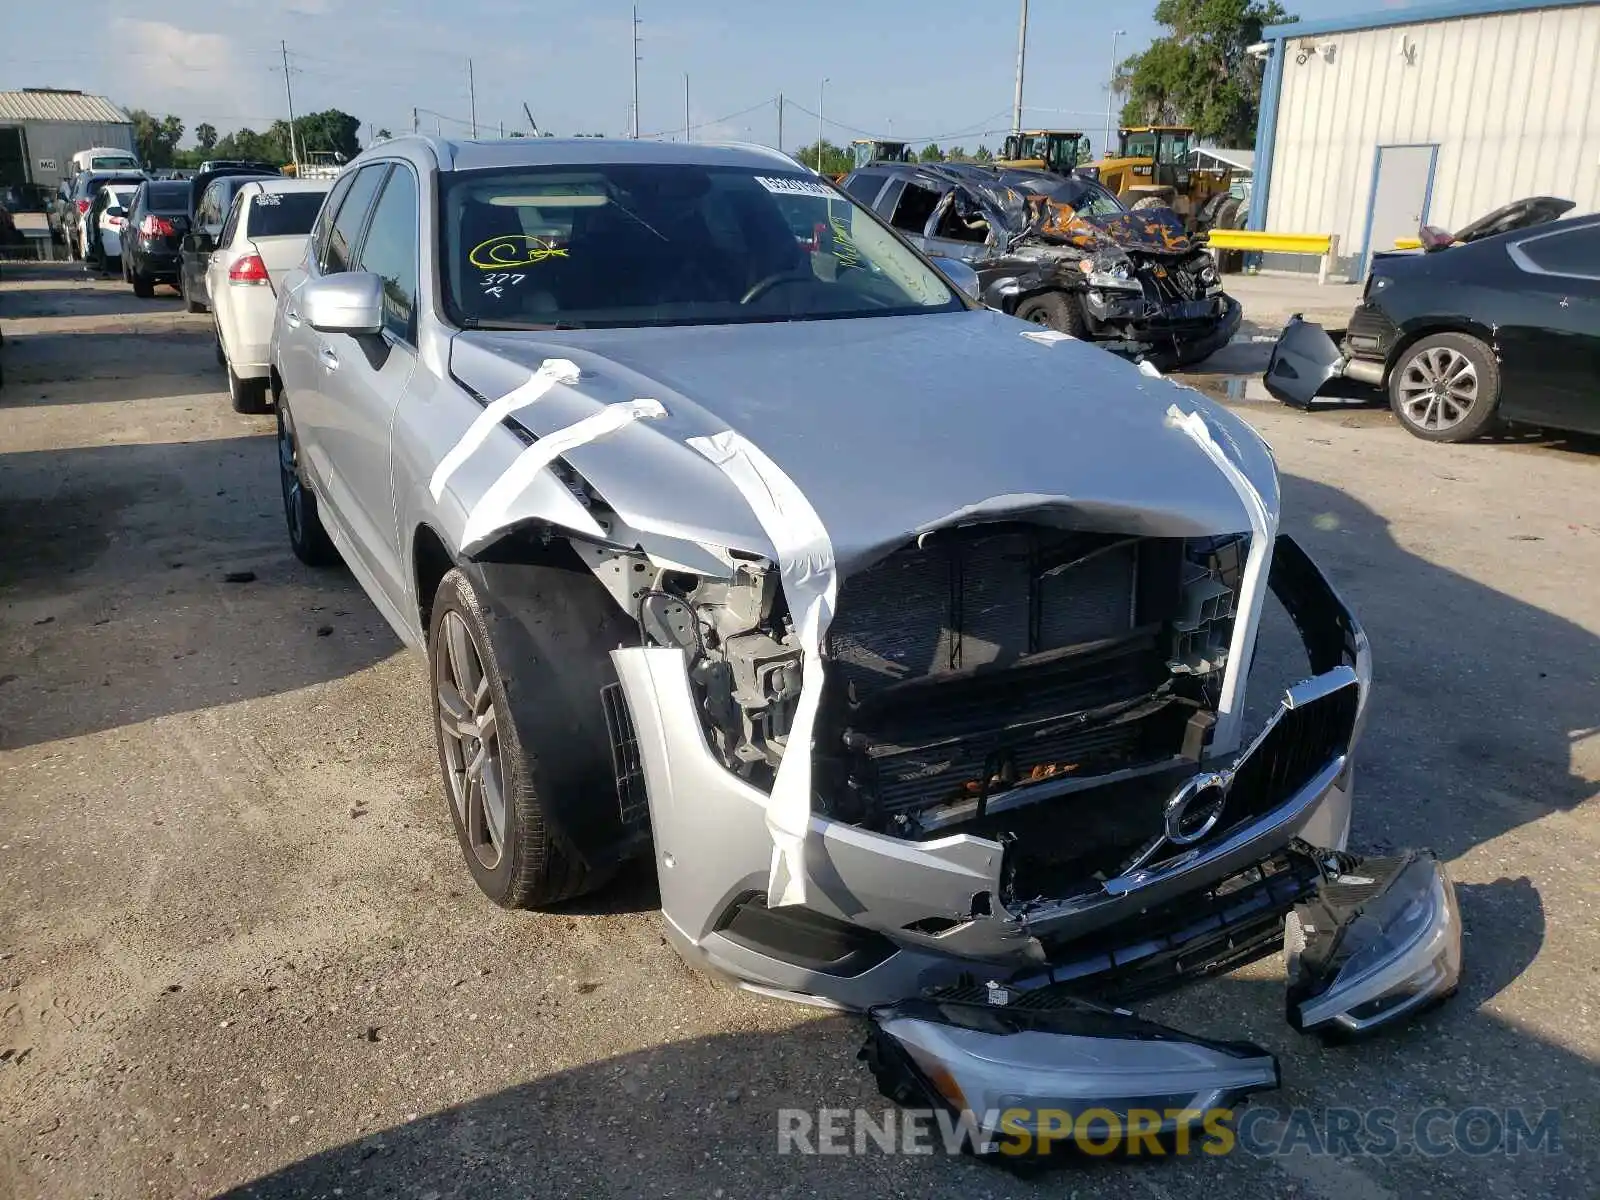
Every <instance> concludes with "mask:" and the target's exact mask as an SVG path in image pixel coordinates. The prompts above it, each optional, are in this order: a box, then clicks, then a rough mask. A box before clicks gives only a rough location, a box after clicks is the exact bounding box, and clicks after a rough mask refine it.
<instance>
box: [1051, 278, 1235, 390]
mask: <svg viewBox="0 0 1600 1200" xmlns="http://www.w3.org/2000/svg"><path fill="white" fill-rule="evenodd" d="M1083 305H1084V311H1085V313H1086V314H1087V315H1088V317H1089V321H1090V328H1091V330H1092V331H1094V332H1095V334H1096V336H1095V344H1096V345H1098V346H1101V347H1103V348H1104V349H1107V350H1110V351H1112V352H1114V353H1117V354H1123V355H1126V356H1128V357H1130V358H1140V359H1144V360H1146V361H1148V362H1149V363H1150V364H1151V365H1152V366H1154V367H1155V368H1156V369H1157V370H1160V371H1171V370H1176V369H1178V368H1179V367H1185V366H1190V365H1192V364H1194V363H1197V362H1200V361H1201V360H1202V359H1205V358H1209V357H1210V356H1211V355H1213V354H1215V353H1216V352H1217V351H1218V350H1220V349H1222V347H1224V346H1226V345H1227V344H1228V342H1229V341H1230V340H1232V338H1233V335H1234V334H1236V333H1238V332H1239V324H1240V322H1241V320H1242V319H1243V315H1244V313H1243V309H1242V308H1241V307H1240V305H1239V302H1238V301H1237V300H1235V299H1234V298H1233V297H1232V296H1229V295H1227V294H1226V293H1222V294H1219V295H1216V296H1212V297H1210V298H1207V299H1201V300H1186V301H1182V302H1180V303H1175V304H1165V305H1160V304H1156V303H1153V302H1152V301H1150V300H1148V299H1147V298H1146V297H1145V296H1144V295H1143V294H1142V293H1137V292H1114V291H1101V290H1098V289H1091V290H1089V291H1088V292H1086V293H1084V295H1083Z"/></svg>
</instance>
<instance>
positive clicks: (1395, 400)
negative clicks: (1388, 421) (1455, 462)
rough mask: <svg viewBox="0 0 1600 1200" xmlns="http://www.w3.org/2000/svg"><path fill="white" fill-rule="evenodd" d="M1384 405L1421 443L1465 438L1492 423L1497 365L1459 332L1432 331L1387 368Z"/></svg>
mask: <svg viewBox="0 0 1600 1200" xmlns="http://www.w3.org/2000/svg"><path fill="white" fill-rule="evenodd" d="M1389 407H1390V408H1391V409H1393V410H1394V415H1395V416H1396V417H1397V418H1398V419H1399V421H1400V424H1401V425H1402V426H1404V427H1405V430H1406V432H1407V433H1410V434H1412V435H1414V436H1416V437H1419V438H1421V439H1422V440H1423V441H1426V442H1469V441H1471V440H1472V439H1473V438H1475V437H1478V436H1480V435H1481V434H1483V433H1485V432H1487V431H1488V430H1489V429H1490V427H1491V426H1493V425H1494V423H1495V413H1496V412H1497V411H1498V409H1499V407H1500V364H1499V363H1498V362H1497V361H1496V360H1495V357H1494V352H1493V351H1492V350H1490V349H1489V347H1488V346H1486V345H1484V344H1483V343H1482V342H1480V341H1479V340H1478V339H1477V338H1475V337H1471V336H1469V335H1467V334H1464V333H1436V334H1434V335H1433V336H1432V337H1425V338H1423V339H1422V340H1421V341H1420V342H1417V343H1416V344H1415V345H1413V346H1410V347H1408V348H1407V349H1406V351H1405V352H1404V353H1403V354H1401V355H1400V357H1399V358H1398V359H1397V360H1396V361H1395V364H1394V366H1393V368H1391V369H1390V371H1389Z"/></svg>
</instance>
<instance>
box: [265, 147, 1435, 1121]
mask: <svg viewBox="0 0 1600 1200" xmlns="http://www.w3.org/2000/svg"><path fill="white" fill-rule="evenodd" d="M352 248H353V249H352ZM272 362H273V376H272V378H273V390H274V398H275V400H276V402H277V405H276V406H277V413H278V430H279V432H278V463H279V467H280V477H281V481H282V487H283V498H284V510H285V516H286V524H287V529H288V534H289V541H290V544H291V546H292V547H293V549H294V552H295V553H296V554H297V555H298V556H299V557H300V558H302V559H303V560H305V561H306V562H308V563H318V564H328V563H332V562H335V561H337V560H338V559H340V558H342V559H343V560H344V562H345V563H347V564H348V566H349V568H350V570H351V571H352V572H353V573H354V574H355V576H356V578H357V579H358V580H359V581H360V583H361V584H362V586H363V588H364V589H365V590H366V592H367V594H368V595H369V596H370V597H371V598H372V600H373V602H374V603H375V604H376V606H377V607H378V608H379V609H380V610H381V611H382V612H383V614H384V615H385V617H386V618H387V619H388V620H389V622H390V623H391V624H392V625H393V626H394V628H395V630H396V631H397V632H398V634H399V636H400V637H401V638H402V639H403V640H404V641H405V642H406V643H407V644H408V645H409V646H411V647H413V648H415V649H416V650H418V651H419V652H420V653H421V654H423V655H424V656H425V657H426V660H427V676H426V678H427V680H428V690H429V696H430V701H431V704H432V712H433V716H434V723H435V732H436V736H437V746H438V756H439V766H440V774H441V779H442V782H443V790H444V793H445V796H446V797H447V799H448V810H449V812H450V814H451V820H452V822H453V824H454V825H455V829H456V833H457V837H458V840H459V842H460V845H461V849H462V851H463V855H464V858H465V861H466V865H467V868H468V870H469V871H470V873H471V874H472V876H473V878H474V880H475V881H476V882H477V884H478V886H479V887H480V888H481V889H482V890H483V891H484V893H485V894H486V895H487V896H489V897H490V898H491V899H492V900H494V901H495V902H497V903H499V904H502V905H505V906H507V907H520V906H540V905H548V904H552V903H555V902H557V901H560V900H564V899H567V898H570V897H572V896H574V895H577V894H578V893H581V892H584V891H587V890H592V889H594V888H598V887H601V886H603V885H604V883H605V882H606V881H607V879H608V878H610V877H611V875H612V874H613V873H614V872H615V871H616V870H617V869H618V867H619V866H620V865H621V864H622V863H624V862H626V861H628V860H631V859H640V858H642V859H647V860H649V861H651V862H652V863H653V866H654V869H655V872H656V875H657V878H658V880H659V884H660V894H661V906H662V910H663V916H664V924H665V932H666V934H667V937H668V938H669V940H670V941H671V943H672V944H673V945H674V946H675V947H676V948H677V949H678V951H679V952H680V953H681V954H682V955H683V956H684V957H685V958H686V959H687V960H688V961H689V962H691V963H693V964H695V965H696V966H698V967H700V968H702V969H704V970H706V971H708V972H711V973H713V974H715V975H718V976H720V977H722V978H725V979H728V980H731V981H733V982H735V983H737V984H738V985H740V986H742V987H745V988H748V989H751V990H753V991H757V992H761V993H765V994H768V995H774V996H781V997H785V998H789V999H793V1000H798V1001H802V1002H806V1003H811V1004H817V1005H823V1006H828V1007H833V1008H837V1009H843V1010H847V1011H850V1012H855V1013H859V1014H862V1015H863V1016H864V1017H865V1018H866V1019H867V1022H868V1024H869V1026H870V1030H871V1033H870V1037H871V1040H870V1043H869V1047H868V1050H867V1058H868V1061H869V1065H871V1066H872V1067H873V1069H874V1070H875V1071H876V1072H877V1073H878V1075H879V1079H880V1081H881V1083H882V1085H883V1087H884V1089H885V1090H886V1091H887V1092H889V1094H890V1095H893V1096H896V1097H900V1098H903V1099H905V1100H907V1102H926V1103H931V1104H938V1105H940V1106H945V1105H949V1106H952V1107H956V1108H959V1109H962V1110H967V1109H970V1110H972V1111H974V1112H976V1113H978V1114H979V1115H980V1117H981V1119H982V1120H983V1122H984V1127H985V1129H986V1130H988V1129H991V1128H992V1126H993V1120H992V1119H991V1118H990V1117H988V1116H985V1115H984V1114H987V1113H989V1112H990V1111H991V1110H992V1109H994V1108H995V1107H997V1106H998V1107H1002V1108H1016V1107H1024V1108H1026V1107H1030V1106H1031V1107H1034V1108H1042V1107H1043V1106H1045V1105H1047V1104H1060V1103H1062V1102H1063V1101H1064V1099H1065V1098H1076V1100H1077V1101H1081V1102H1083V1103H1084V1104H1086V1105H1094V1104H1099V1105H1108V1106H1111V1107H1113V1108H1116V1109H1117V1111H1122V1110H1123V1109H1125V1108H1126V1107H1127V1106H1128V1104H1129V1103H1131V1102H1133V1101H1135V1100H1142V1101H1149V1100H1151V1099H1152V1098H1157V1099H1159V1098H1164V1099H1165V1100H1166V1101H1167V1102H1168V1104H1167V1106H1168V1107H1173V1108H1184V1109H1204V1108H1206V1107H1208V1106H1209V1105H1211V1104H1213V1103H1221V1102H1223V1101H1224V1100H1227V1099H1229V1098H1231V1097H1235V1096H1238V1095H1241V1094H1243V1093H1245V1092H1248V1091H1250V1090H1252V1089H1256V1088H1261V1087H1270V1086H1273V1084H1274V1082H1275V1080H1276V1077H1277V1065H1276V1062H1275V1061H1274V1059H1273V1057H1272V1056H1271V1055H1270V1054H1269V1053H1267V1052H1266V1051H1264V1050H1261V1049H1259V1048H1257V1047H1251V1046H1243V1045H1240V1044H1235V1043H1217V1042H1210V1041H1206V1040H1204V1039H1200V1038H1195V1037H1191V1036H1189V1035H1187V1034H1184V1033H1182V1032H1179V1031H1176V1030H1170V1029H1168V1030H1160V1031H1158V1032H1153V1031H1154V1030H1155V1029H1156V1027H1154V1026H1151V1025H1150V1024H1149V1023H1147V1022H1143V1021H1141V1020H1140V1019H1139V1018H1137V1017H1135V1016H1133V1015H1132V1014H1131V1013H1129V1012H1128V1011H1126V1010H1125V1009H1122V1008H1119V1007H1116V1006H1117V1005H1118V1004H1121V1003H1123V1002H1125V1001H1126V1000H1128V999H1129V998H1131V997H1133V996H1136V995H1140V994H1144V993H1148V992H1152V991H1156V990H1160V989H1163V988H1167V987H1171V986H1173V985H1176V984H1180V983H1184V982H1186V981H1189V980H1193V979H1196V978H1199V977H1202V976H1204V975H1207V974H1209V973H1211V972H1214V971H1218V970H1222V969H1225V968H1228V967H1231V966H1233V965H1235V964H1238V963H1241V962H1244V961H1247V960H1249V959H1252V958H1256V957H1259V956H1261V955H1264V954H1268V953H1270V952H1272V951H1274V950H1276V949H1277V948H1278V946H1279V945H1280V944H1281V943H1282V942H1283V941H1284V938H1285V936H1286V934H1285V929H1286V927H1287V928H1288V929H1289V930H1290V931H1291V932H1290V934H1289V935H1288V936H1289V937H1290V950H1291V952H1292V970H1291V973H1290V976H1289V979H1290V983H1291V985H1292V988H1293V990H1292V991H1291V992H1290V993H1289V997H1288V999H1287V1000H1286V1005H1287V1015H1288V1018H1289V1020H1290V1021H1291V1022H1292V1023H1293V1024H1294V1025H1295V1026H1296V1027H1297V1028H1301V1029H1304V1030H1306V1031H1310V1032H1318V1033H1321V1032H1328V1031H1339V1032H1345V1033H1355V1032H1362V1031H1365V1030H1368V1029H1375V1028H1379V1027H1382V1026H1384V1025H1386V1024H1388V1023H1389V1022H1391V1021H1393V1020H1395V1019H1397V1018H1398V1017H1400V1016H1402V1015H1404V1014H1406V1013H1409V1012H1412V1011H1414V1010H1416V1009H1417V1008H1419V1007H1421V1006H1423V1005H1425V1004H1428V1003H1430V1002H1432V1001H1435V1000H1437V999H1439V998H1440V997H1442V996H1444V995H1447V994H1448V993H1449V992H1450V991H1451V990H1452V989H1453V988H1454V986H1455V983H1456V978H1457V974H1458V971H1459V959H1460V950H1461V942H1460V922H1459V919H1458V917H1457V914H1456V910H1455V901H1454V893H1453V891H1452V888H1451V885H1450V882H1449V879H1448V878H1447V876H1446V875H1445V874H1444V872H1443V869H1442V867H1441V866H1440V865H1439V863H1438V862H1437V861H1436V860H1434V859H1433V858H1431V857H1429V856H1427V855H1423V854H1409V855H1403V856H1398V857H1393V858H1385V859H1373V858H1365V859H1364V858H1362V857H1361V856H1360V855H1357V854H1355V853H1352V852H1350V851H1349V850H1348V849H1347V847H1346V841H1347V838H1348V834H1349V829H1350V817H1351V803H1352V798H1353V779H1354V772H1355V767H1354V758H1355V752H1356V746H1357V743H1358V741H1359V738H1360V735H1361V731H1362V727H1363V724H1364V722H1365V719H1366V713H1367V705H1368V697H1369V693H1370V690H1371V680H1372V664H1371V656H1370V653H1369V649H1368V645H1367V639H1366V637H1365V635H1364V634H1363V633H1362V630H1361V627H1360V625H1359V624H1358V622H1357V620H1356V618H1355V616H1354V615H1353V614H1352V613H1351V612H1350V610H1349V608H1348V607H1347V606H1346V605H1345V603H1344V602H1343V601H1342V600H1341V599H1340V597H1339V595H1338V594H1337V593H1336V592H1335V590H1334V589H1333V588H1332V587H1331V586H1330V585H1329V583H1328V581H1327V580H1326V579H1325V578H1324V576H1323V575H1322V574H1321V573H1320V572H1319V571H1318V569H1317V567H1316V566H1315V565H1314V564H1313V563H1312V561H1311V560H1310V558H1308V557H1307V555H1306V554H1305V552H1304V551H1303V550H1302V549H1301V548H1300V547H1299V546H1298V545H1297V544H1296V543H1295V542H1294V541H1293V540H1292V539H1291V538H1289V537H1287V536H1286V535H1283V534H1281V533H1279V531H1278V516H1279V504H1280V500H1279V489H1278V478H1277V472H1276V469H1275V467H1274V464H1273V460H1272V456H1271V454H1270V452H1269V451H1268V449H1267V447H1266V445H1265V444H1264V443H1263V442H1262V441H1261V440H1260V439H1259V438H1258V437H1257V436H1256V435H1255V434H1254V433H1253V432H1252V431H1251V429H1250V428H1249V426H1248V425H1246V424H1245V423H1244V422H1243V421H1241V420H1240V419H1239V418H1237V417H1236V416H1233V415H1232V414H1230V413H1229V412H1228V411H1226V410H1225V409H1223V408H1221V407H1219V406H1216V405H1213V404H1212V403H1210V402H1209V401H1207V400H1206V399H1205V398H1204V397H1202V396H1201V395H1200V394H1199V393H1198V392H1196V391H1194V390H1192V389H1189V388H1185V387H1181V386H1178V385H1177V384H1175V383H1174V382H1172V381H1170V380H1166V379H1162V378H1158V377H1155V376H1154V374H1153V373H1152V372H1149V371H1148V370H1147V369H1141V368H1137V367H1134V366H1133V365H1131V364H1129V363H1126V362H1123V361H1120V360H1119V359H1117V358H1115V357H1113V356H1111V355H1108V354H1102V353H1100V352H1098V351H1097V350H1095V349H1094V348H1093V347H1092V346H1090V345H1088V344H1086V343H1083V342H1080V341H1076V340H1074V339H1072V338H1069V337H1066V336H1064V335H1062V334H1060V333H1058V332H1056V331H1053V330H1048V329H1040V328H1038V327H1037V326H1035V325H1031V324H1029V323H1028V322H1026V321H1021V320H1018V319H1016V318H1014V317H1012V316H1008V315H1006V314H1004V313H1000V312H995V311H993V310H990V309H986V308H984V307H981V306H980V305H978V304H977V303H975V302H974V301H972V300H970V299H968V298H967V297H965V296H964V295H962V293H961V292H960V291H959V290H958V289H957V287H955V286H953V285H952V284H951V283H950V282H949V281H948V280H947V279H946V278H945V277H943V276H942V275H941V274H939V273H938V272H937V271H936V270H935V269H934V267H933V266H931V265H930V264H929V262H928V261H926V260H924V259H923V258H922V257H921V256H919V255H918V254H916V253H915V252H914V251H913V250H911V249H910V248H909V247H907V246H906V244H905V242H904V241H903V240H902V239H901V238H899V237H898V236H896V235H895V233H894V232H893V231H892V230H891V229H890V228H889V227H888V226H886V225H885V224H883V223H882V222H881V221H880V220H879V219H878V218H877V217H875V216H874V215H873V214H872V213H871V212H870V211H868V210H867V209H865V208H863V207H862V206H861V205H859V204H857V203H855V202H854V201H852V200H851V199H850V198H849V197H848V196H847V195H846V194H845V193H844V192H842V191H840V190H839V189H838V188H836V187H835V186H834V185H833V184H831V183H829V182H827V181H825V180H823V179H821V178H820V177H818V176H816V175H815V174H813V173H811V172H809V171H807V170H805V169H804V168H802V167H800V166H799V165H798V164H797V163H795V162H794V161H793V160H792V159H790V158H787V157H785V156H783V155H780V154H778V153H776V152H773V151H768V150H764V149H760V148H754V147H715V146H688V145H672V144H663V143H654V142H617V141H614V140H603V139H598V138H596V139H579V140H574V141H561V140H555V139H543V138H529V139H525V140H518V141H512V142H507V143H495V142H464V143H453V142H449V141H438V140H434V139H428V138H417V137H403V138H397V139H394V140H391V141H387V142H384V143H382V144H381V145H379V146H376V147H374V148H372V149H371V150H369V151H367V152H365V153H364V154H362V155H361V156H360V157H359V158H357V159H356V160H355V161H354V162H353V163H351V164H350V166H349V167H347V168H346V171H345V173H344V175H343V176H341V179H340V182H339V184H338V185H336V186H335V187H334V189H333V190H332V191H331V192H330V194H329V198H328V199H327V201H326V202H325V208H324V211H323V213H322V216H321V218H320V219H319V221H318V223H317V227H316V232H314V233H313V235H312V238H311V243H310V245H309V247H308V250H307V255H306V259H305V262H304V263H303V264H302V265H301V266H300V267H299V268H297V269H296V270H295V271H294V272H292V273H291V274H290V275H288V276H287V277H285V279H284V280H283V282H282V285H281V292H280V298H279V309H278V319H277V323H276V327H275V331H274V335H273V350H272ZM330 362H331V363H333V364H335V365H336V366H337V370H334V369H331V367H330V366H329V364H330ZM1269 603H1276V604H1279V605H1281V606H1282V608H1283V609H1284V610H1286V612H1287V614H1288V618H1287V619H1288V620H1292V621H1293V622H1294V623H1295V624H1296V625H1297V626H1298V628H1299V631H1300V635H1301V640H1302V641H1303V643H1304V650H1305V663H1304V668H1303V671H1302V672H1300V674H1303V676H1304V678H1303V681H1302V682H1300V683H1297V684H1295V685H1294V686H1292V687H1289V688H1288V689H1287V690H1285V691H1282V692H1281V694H1280V695H1278V696H1276V697H1274V698H1273V699H1274V702H1273V703H1271V704H1269V705H1268V706H1267V708H1268V709H1269V710H1270V711H1265V710H1264V711H1263V712H1262V713H1261V714H1260V715H1259V716H1257V715H1256V714H1254V713H1253V712H1252V713H1251V714H1249V716H1248V719H1247V711H1246V708H1245V688H1246V683H1247V680H1248V679H1249V677H1250V674H1251V660H1252V655H1253V653H1254V649H1255V645H1256V640H1257V632H1258V630H1259V628H1260V626H1261V623H1262V614H1263V612H1264V611H1265V610H1266V608H1267V606H1268V605H1269ZM1297 914H1298V915H1297Z"/></svg>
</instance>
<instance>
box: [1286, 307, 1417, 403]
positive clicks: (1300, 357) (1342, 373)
mask: <svg viewBox="0 0 1600 1200" xmlns="http://www.w3.org/2000/svg"><path fill="white" fill-rule="evenodd" d="M1361 312H1362V310H1361V309H1357V310H1356V313H1357V315H1358V316H1359V315H1360V314H1361ZM1387 344H1392V342H1389V343H1387ZM1387 344H1386V341H1385V339H1383V338H1381V337H1379V336H1378V335H1377V334H1376V333H1375V332H1374V333H1369V332H1363V331H1362V330H1361V328H1360V327H1359V326H1357V324H1356V322H1355V318H1354V317H1352V319H1351V327H1350V331H1349V333H1347V334H1346V337H1345V340H1344V344H1343V345H1342V346H1341V345H1340V344H1339V343H1337V342H1335V341H1334V340H1333V338H1332V337H1331V336H1329V334H1328V332H1327V331H1326V330H1325V329H1323V328H1322V326H1321V325H1318V324H1316V323H1315V322H1314V321H1306V320H1302V319H1301V317H1300V316H1299V315H1298V314H1296V315H1295V316H1293V317H1290V318H1289V323H1288V324H1287V325H1285V326H1284V327H1283V332H1282V333H1281V334H1279V335H1278V340H1277V342H1276V343H1274V344H1273V347H1272V354H1271V356H1270V357H1269V358H1268V359H1267V370H1266V374H1265V375H1264V376H1263V381H1264V382H1265V383H1266V386H1267V391H1268V392H1269V393H1271V394H1272V395H1273V396H1274V397H1276V398H1277V399H1279V400H1281V401H1283V402H1284V403H1285V404H1289V405H1292V406H1294V407H1295V408H1305V409H1309V408H1310V407H1311V405H1312V402H1313V401H1314V400H1316V399H1317V398H1318V396H1319V395H1320V394H1321V393H1322V391H1323V389H1324V388H1326V387H1327V386H1328V385H1329V384H1330V383H1332V382H1333V381H1334V380H1336V379H1349V380H1353V381H1355V382H1357V383H1364V384H1368V385H1371V386H1378V385H1380V384H1382V382H1383V379H1384V363H1385V355H1386V354H1387V352H1388V350H1387ZM1353 348H1354V352H1352V351H1353ZM1369 348H1370V350H1371V353H1369V352H1368V351H1369ZM1345 402H1346V403H1349V402H1350V401H1348V400H1347V401H1345ZM1354 402H1355V403H1358V404H1359V403H1366V400H1365V398H1362V397H1357V398H1356V399H1355V401H1354Z"/></svg>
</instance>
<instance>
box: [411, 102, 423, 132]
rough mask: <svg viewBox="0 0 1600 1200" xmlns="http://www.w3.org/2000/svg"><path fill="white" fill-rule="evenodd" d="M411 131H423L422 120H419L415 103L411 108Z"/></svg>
mask: <svg viewBox="0 0 1600 1200" xmlns="http://www.w3.org/2000/svg"><path fill="white" fill-rule="evenodd" d="M411 132H412V133H421V132H422V122H420V121H418V120H417V109H416V106H415V105H413V106H412V108H411Z"/></svg>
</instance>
